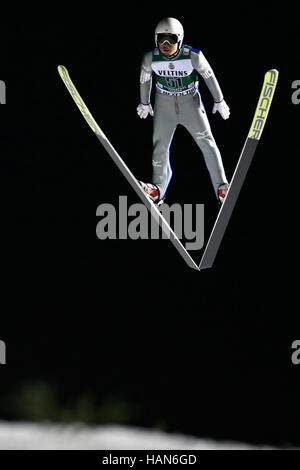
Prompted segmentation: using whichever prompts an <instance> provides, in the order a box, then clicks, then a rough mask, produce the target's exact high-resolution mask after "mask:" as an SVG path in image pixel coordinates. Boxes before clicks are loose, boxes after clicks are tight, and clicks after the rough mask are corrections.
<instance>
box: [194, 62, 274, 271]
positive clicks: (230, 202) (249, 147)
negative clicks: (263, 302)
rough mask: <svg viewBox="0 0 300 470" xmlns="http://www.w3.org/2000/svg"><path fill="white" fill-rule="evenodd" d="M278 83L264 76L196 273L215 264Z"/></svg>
mask: <svg viewBox="0 0 300 470" xmlns="http://www.w3.org/2000/svg"><path fill="white" fill-rule="evenodd" d="M277 80H278V71H277V70H276V69H272V70H269V71H268V72H267V73H266V74H265V77H264V83H263V87H262V90H261V94H260V97H259V100H258V105H257V107H256V111H255V114H254V118H253V121H252V124H251V127H250V131H249V134H248V136H247V139H246V142H245V144H244V147H243V149H242V153H241V155H240V158H239V160H238V163H237V165H236V168H235V171H234V173H233V176H232V179H231V182H230V185H229V190H228V193H227V196H226V198H225V201H224V202H223V204H222V206H221V208H220V210H219V213H218V216H217V219H216V221H215V224H214V226H213V229H212V231H211V234H210V237H209V239H208V242H207V245H206V247H205V250H204V253H203V255H202V258H201V261H200V264H199V270H202V269H206V268H210V267H212V265H213V263H214V260H215V257H216V255H217V252H218V249H219V247H220V244H221V241H222V238H223V236H224V233H225V230H226V228H227V225H228V222H229V220H230V217H231V214H232V211H233V209H234V206H235V203H236V201H237V198H238V195H239V193H240V190H241V188H242V185H243V183H244V180H245V177H246V174H247V172H248V169H249V167H250V164H251V161H252V159H253V157H254V153H255V150H256V147H257V145H258V142H259V139H260V138H261V135H262V131H263V128H264V125H265V123H266V120H267V116H268V113H269V110H270V107H271V103H272V99H273V96H274V92H275V89H276V85H277Z"/></svg>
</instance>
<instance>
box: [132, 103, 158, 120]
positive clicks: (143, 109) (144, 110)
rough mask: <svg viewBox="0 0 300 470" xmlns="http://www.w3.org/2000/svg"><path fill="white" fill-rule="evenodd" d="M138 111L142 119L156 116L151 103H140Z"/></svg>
mask: <svg viewBox="0 0 300 470" xmlns="http://www.w3.org/2000/svg"><path fill="white" fill-rule="evenodd" d="M136 110H137V113H138V115H139V116H140V118H141V119H146V117H147V116H148V114H150V116H153V114H154V113H153V109H152V106H151V104H150V103H149V104H142V103H140V104H139V105H138V107H137V108H136Z"/></svg>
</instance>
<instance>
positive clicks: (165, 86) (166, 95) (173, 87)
mask: <svg viewBox="0 0 300 470" xmlns="http://www.w3.org/2000/svg"><path fill="white" fill-rule="evenodd" d="M153 73H154V77H155V85H156V94H155V106H154V121H153V155H152V168H153V178H152V182H153V183H154V184H155V185H156V186H157V187H158V188H159V190H160V197H163V196H164V194H165V192H166V190H167V188H168V185H169V183H170V180H171V177H172V170H171V166H170V155H169V149H170V145H171V142H172V137H173V134H174V132H175V130H176V127H177V125H178V124H181V125H183V126H184V127H185V128H186V129H187V130H188V132H189V133H190V134H191V135H192V136H193V138H194V139H195V142H196V143H197V145H198V146H199V148H200V149H201V151H202V154H203V157H204V160H205V164H206V167H207V169H208V172H209V174H210V178H211V181H212V184H213V188H214V191H215V194H216V196H217V195H218V187H219V186H220V185H221V184H226V183H228V181H227V178H226V175H225V171H224V168H223V163H222V158H221V155H220V151H219V149H218V147H217V145H216V142H215V139H214V137H213V135H212V133H211V128H210V125H209V121H208V118H207V115H206V112H205V109H204V106H203V103H202V100H201V96H200V93H199V90H198V85H199V83H198V77H199V75H198V74H200V75H201V76H202V78H203V79H204V81H205V83H206V85H207V86H208V89H209V90H210V92H211V94H212V96H213V99H214V101H215V102H220V101H222V100H223V95H222V92H221V89H220V86H219V84H218V82H217V79H216V78H215V75H214V73H213V71H212V69H211V67H210V65H209V63H208V62H207V60H206V59H205V57H204V55H203V53H202V52H201V51H199V50H197V49H194V48H192V47H190V46H186V45H183V46H182V47H181V48H180V50H179V51H178V53H177V54H176V56H175V57H174V58H169V57H166V56H164V55H163V54H162V53H161V52H160V51H159V49H158V48H156V49H154V50H152V51H149V52H147V53H146V54H145V55H144V57H143V60H142V66H141V74H140V95H141V103H142V104H149V103H150V96H151V88H152V76H153ZM217 197H218V196H217Z"/></svg>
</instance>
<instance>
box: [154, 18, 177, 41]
mask: <svg viewBox="0 0 300 470" xmlns="http://www.w3.org/2000/svg"><path fill="white" fill-rule="evenodd" d="M159 34H164V35H170V36H174V37H175V36H176V37H177V43H178V48H179V49H180V48H181V46H182V41H183V34H184V32H183V26H182V24H181V23H180V21H178V20H176V19H175V18H164V19H163V20H161V21H160V22H159V23H158V25H157V26H156V28H155V33H154V39H155V45H156V47H158V35H159Z"/></svg>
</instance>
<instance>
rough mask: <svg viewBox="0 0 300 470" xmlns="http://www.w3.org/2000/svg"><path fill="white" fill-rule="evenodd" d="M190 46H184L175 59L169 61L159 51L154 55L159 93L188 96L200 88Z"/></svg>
mask: <svg viewBox="0 0 300 470" xmlns="http://www.w3.org/2000/svg"><path fill="white" fill-rule="evenodd" d="M191 50H192V48H191V47H190V46H182V48H181V50H180V52H179V54H178V56H177V57H176V58H175V59H173V60H172V59H168V58H167V57H166V56H164V55H163V54H161V52H160V51H159V49H157V48H156V49H154V50H153V53H152V70H153V72H154V73H155V84H156V88H157V91H158V92H159V93H163V94H167V95H186V94H189V93H194V91H195V90H196V89H197V88H198V74H197V72H196V70H195V69H194V68H193V66H192V62H191V58H190V55H191Z"/></svg>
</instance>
